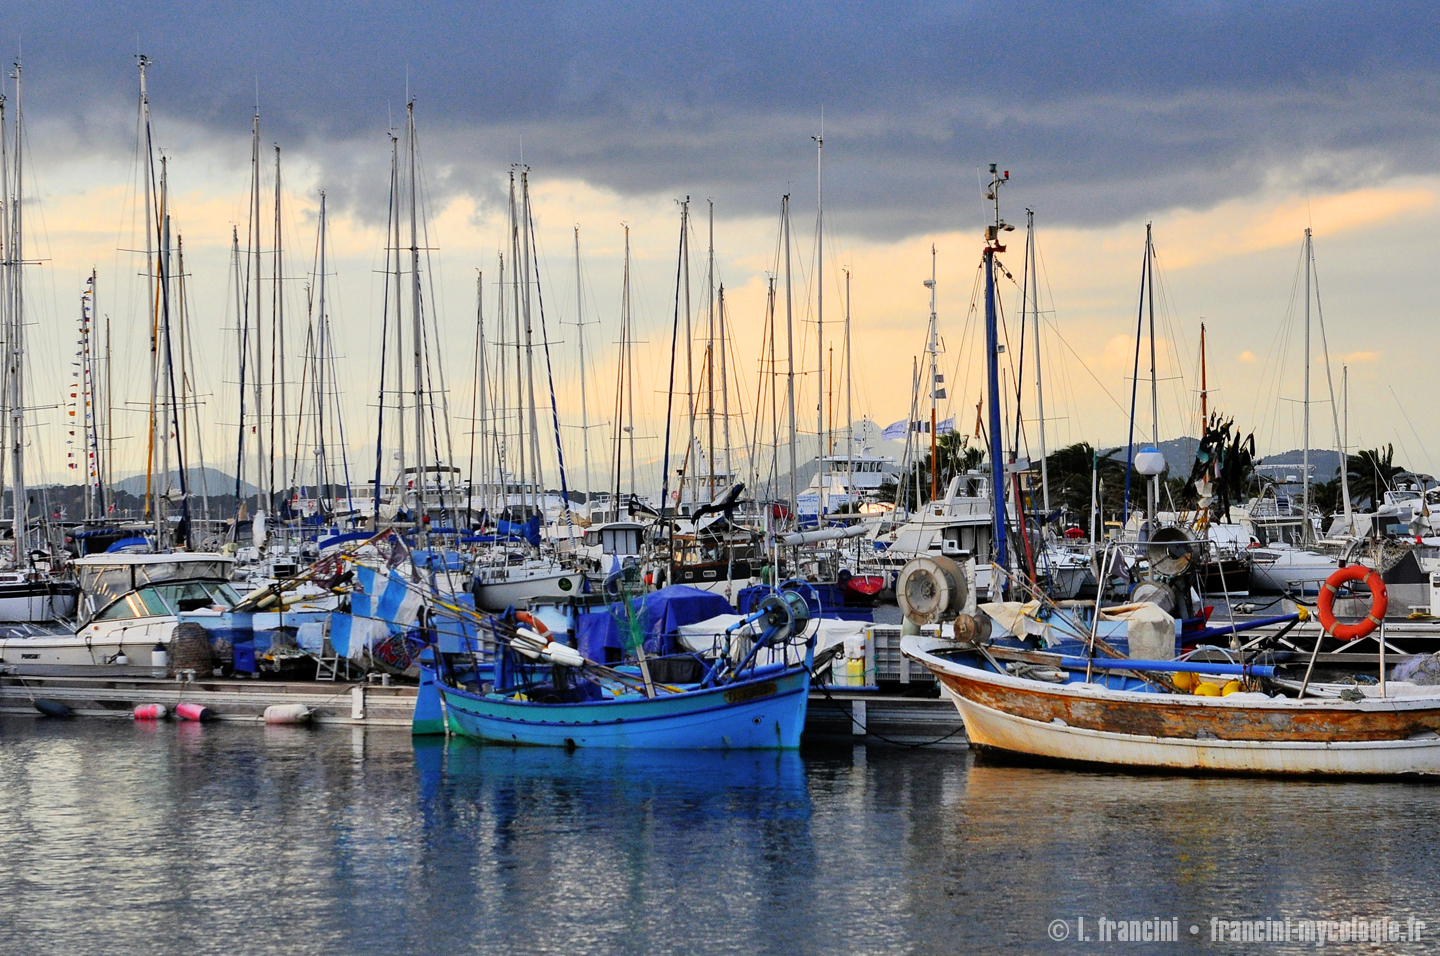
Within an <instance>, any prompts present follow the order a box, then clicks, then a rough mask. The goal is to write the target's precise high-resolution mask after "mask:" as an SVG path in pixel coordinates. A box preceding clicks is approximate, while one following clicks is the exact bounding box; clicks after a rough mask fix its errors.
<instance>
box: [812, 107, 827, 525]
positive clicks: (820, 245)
mask: <svg viewBox="0 0 1440 956" xmlns="http://www.w3.org/2000/svg"><path fill="white" fill-rule="evenodd" d="M814 139H815V361H816V362H817V363H818V367H817V368H816V375H815V393H816V399H815V464H816V467H817V468H818V469H819V481H820V485H819V488H820V495H819V497H818V498H817V499H816V502H815V524H816V527H819V528H823V527H825V498H826V494H825V492H826V491H827V490H828V489H827V488H826V487H825V454H826V451H827V446H828V445H829V443H828V442H827V441H826V440H825V191H824V182H825V181H824V178H823V177H822V167H823V164H822V160H823V159H824V156H825V133H824V130H823V129H822V130H821V132H820V135H818V136H816V137H814Z"/></svg>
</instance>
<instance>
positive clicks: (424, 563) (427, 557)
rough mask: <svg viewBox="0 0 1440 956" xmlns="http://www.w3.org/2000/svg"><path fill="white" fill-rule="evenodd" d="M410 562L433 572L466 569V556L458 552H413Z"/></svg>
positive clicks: (427, 550)
mask: <svg viewBox="0 0 1440 956" xmlns="http://www.w3.org/2000/svg"><path fill="white" fill-rule="evenodd" d="M410 560H411V561H412V562H414V564H415V566H416V567H417V568H425V569H426V570H432V571H459V570H460V569H461V568H463V567H465V556H464V555H463V554H460V553H458V552H456V551H439V550H436V549H434V548H427V549H426V550H423V551H412V552H411V553H410Z"/></svg>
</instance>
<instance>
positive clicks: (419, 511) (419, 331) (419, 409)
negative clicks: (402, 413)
mask: <svg viewBox="0 0 1440 956" xmlns="http://www.w3.org/2000/svg"><path fill="white" fill-rule="evenodd" d="M405 121H406V152H407V160H408V163H409V167H410V314H411V319H412V320H413V326H412V332H411V335H412V337H413V338H414V342H413V343H412V344H413V346H414V358H415V364H414V369H413V373H414V375H415V530H416V540H417V541H419V544H420V547H422V548H425V547H428V546H429V543H430V538H429V527H428V526H427V525H426V523H425V517H426V515H427V512H426V504H425V393H424V388H425V375H424V369H423V362H424V355H423V354H422V340H423V337H424V332H425V330H424V327H423V322H424V320H423V318H422V317H421V313H420V241H419V208H418V205H419V204H418V202H417V199H418V196H419V192H418V190H417V189H416V183H415V101H414V100H411V101H410V102H408V103H406V104H405Z"/></svg>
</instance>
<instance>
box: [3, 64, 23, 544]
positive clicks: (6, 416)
mask: <svg viewBox="0 0 1440 956" xmlns="http://www.w3.org/2000/svg"><path fill="white" fill-rule="evenodd" d="M6 102H7V97H6V96H5V94H4V92H3V91H0V253H3V254H4V258H3V261H0V517H3V513H4V493H5V491H4V489H5V460H6V458H8V457H9V448H10V443H9V429H10V374H9V369H10V361H9V358H8V356H9V353H10V325H11V322H10V319H11V310H12V308H13V306H14V304H15V301H14V286H15V281H16V273H17V272H18V271H19V268H20V267H19V266H17V265H16V264H15V261H14V259H15V256H14V249H13V247H12V246H11V235H10V229H11V226H13V225H14V223H13V221H12V218H13V217H12V216H11V212H12V211H13V210H12V209H11V202H10V200H11V196H10V140H9V133H8V130H9V129H10V127H9V125H7V123H6V122H5V106H6Z"/></svg>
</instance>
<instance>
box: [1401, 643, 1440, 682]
mask: <svg viewBox="0 0 1440 956" xmlns="http://www.w3.org/2000/svg"><path fill="white" fill-rule="evenodd" d="M1390 679H1391V680H1396V681H1406V682H1408V683H1411V684H1421V685H1424V686H1426V687H1432V686H1435V685H1437V684H1440V651H1437V652H1436V653H1434V654H1426V655H1424V656H1423V657H1412V658H1410V659H1409V660H1408V661H1404V662H1403V663H1401V664H1399V665H1398V666H1396V668H1395V670H1394V671H1393V672H1392V673H1391V675H1390Z"/></svg>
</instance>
